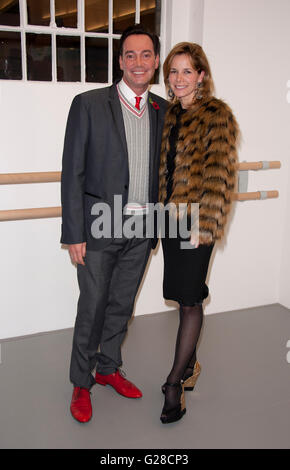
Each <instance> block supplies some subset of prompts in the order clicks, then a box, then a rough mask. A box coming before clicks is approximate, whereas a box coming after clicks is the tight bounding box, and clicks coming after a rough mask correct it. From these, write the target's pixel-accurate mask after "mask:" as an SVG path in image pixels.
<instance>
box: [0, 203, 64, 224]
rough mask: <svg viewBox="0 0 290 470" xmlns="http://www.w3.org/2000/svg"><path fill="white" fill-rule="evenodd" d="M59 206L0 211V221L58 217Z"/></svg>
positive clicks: (59, 214) (59, 213)
mask: <svg viewBox="0 0 290 470" xmlns="http://www.w3.org/2000/svg"><path fill="white" fill-rule="evenodd" d="M60 216H61V207H39V208H32V209H12V210H7V211H0V222H4V221H7V220H25V219H47V218H51V217H60Z"/></svg>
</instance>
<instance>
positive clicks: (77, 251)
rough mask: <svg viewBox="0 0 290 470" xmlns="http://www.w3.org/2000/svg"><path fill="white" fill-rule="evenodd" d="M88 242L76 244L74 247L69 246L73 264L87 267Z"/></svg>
mask: <svg viewBox="0 0 290 470" xmlns="http://www.w3.org/2000/svg"><path fill="white" fill-rule="evenodd" d="M86 246H87V244H86V242H84V243H75V244H74V245H68V251H69V254H70V259H71V261H72V263H76V264H82V265H83V266H84V265H85V262H84V257H85V256H86Z"/></svg>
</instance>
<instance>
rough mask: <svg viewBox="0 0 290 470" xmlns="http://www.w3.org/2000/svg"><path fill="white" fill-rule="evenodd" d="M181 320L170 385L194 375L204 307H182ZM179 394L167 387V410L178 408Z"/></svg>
mask: <svg viewBox="0 0 290 470" xmlns="http://www.w3.org/2000/svg"><path fill="white" fill-rule="evenodd" d="M179 319H180V322H179V328H178V333H177V339H176V346H175V356H174V362H173V366H172V369H171V371H170V373H169V375H168V377H167V382H168V383H177V382H180V381H181V379H182V378H187V377H189V376H190V375H192V369H193V367H194V364H195V361H196V344H197V341H198V338H199V335H200V330H201V327H202V322H203V308H202V305H201V304H196V305H194V306H192V307H187V306H184V305H181V306H180V313H179ZM178 393H179V390H178V388H177V387H166V400H165V408H166V409H169V408H172V407H174V406H176V401H177V400H178Z"/></svg>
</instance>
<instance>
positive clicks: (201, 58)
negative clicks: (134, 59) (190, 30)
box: [163, 42, 214, 100]
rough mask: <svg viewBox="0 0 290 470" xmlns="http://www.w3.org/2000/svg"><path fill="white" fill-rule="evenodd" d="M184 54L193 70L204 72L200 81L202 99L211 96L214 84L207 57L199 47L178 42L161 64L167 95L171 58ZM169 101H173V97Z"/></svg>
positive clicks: (190, 43) (189, 43)
mask: <svg viewBox="0 0 290 470" xmlns="http://www.w3.org/2000/svg"><path fill="white" fill-rule="evenodd" d="M181 54H186V55H187V56H188V57H189V59H190V61H191V64H192V66H193V68H194V69H195V70H196V71H197V72H198V73H200V72H201V71H202V70H204V72H205V75H204V78H203V81H202V95H203V97H207V96H211V95H212V94H213V93H214V84H213V80H212V76H211V71H210V66H209V63H208V60H207V57H206V55H205V53H204V51H203V49H202V47H201V46H199V45H198V44H195V43H192V42H180V43H178V44H176V46H174V47H173V49H172V50H171V51H170V52H169V54H168V56H167V57H166V59H165V62H164V64H163V75H164V83H165V86H166V90H167V93H168V91H169V88H170V86H169V80H168V78H169V73H170V69H171V63H172V60H173V58H174V57H175V56H176V55H181ZM169 97H170V99H172V100H174V98H175V97H174V96H173V97H171V96H170V95H169Z"/></svg>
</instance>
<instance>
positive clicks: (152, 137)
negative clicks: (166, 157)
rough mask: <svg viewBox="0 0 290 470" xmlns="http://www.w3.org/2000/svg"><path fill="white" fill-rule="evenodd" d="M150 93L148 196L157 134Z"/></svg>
mask: <svg viewBox="0 0 290 470" xmlns="http://www.w3.org/2000/svg"><path fill="white" fill-rule="evenodd" d="M150 98H151V99H152V97H151V93H150V92H149V95H148V109H149V121H150V154H149V172H150V178H149V194H152V184H153V172H154V160H155V158H156V139H157V132H158V123H159V119H158V111H157V110H156V109H154V107H153V105H152V103H150V101H149V100H150Z"/></svg>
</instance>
